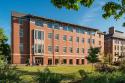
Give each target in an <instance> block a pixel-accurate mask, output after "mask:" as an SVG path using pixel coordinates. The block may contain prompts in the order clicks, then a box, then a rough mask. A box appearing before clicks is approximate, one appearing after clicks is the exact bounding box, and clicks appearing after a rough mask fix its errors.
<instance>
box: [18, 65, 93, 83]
mask: <svg viewBox="0 0 125 83" xmlns="http://www.w3.org/2000/svg"><path fill="white" fill-rule="evenodd" d="M46 67H48V68H49V69H50V71H51V72H54V73H59V74H65V75H67V76H68V75H69V76H73V77H74V78H76V79H78V78H80V75H79V73H78V71H79V70H85V71H86V72H90V71H91V70H92V67H91V65H78V66H17V71H19V72H20V73H21V74H22V75H21V77H20V78H21V79H22V80H23V81H24V83H26V82H30V83H34V82H35V77H36V76H37V75H38V71H42V70H43V69H44V68H46Z"/></svg>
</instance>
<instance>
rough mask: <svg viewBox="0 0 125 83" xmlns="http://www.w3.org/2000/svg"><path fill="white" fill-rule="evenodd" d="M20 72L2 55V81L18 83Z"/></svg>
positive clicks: (0, 60)
mask: <svg viewBox="0 0 125 83" xmlns="http://www.w3.org/2000/svg"><path fill="white" fill-rule="evenodd" d="M19 76H20V74H19V73H17V71H16V70H15V67H12V66H10V65H9V64H7V62H5V61H4V59H3V58H1V57H0V83H15V82H16V83H18V82H19V81H20V79H19Z"/></svg>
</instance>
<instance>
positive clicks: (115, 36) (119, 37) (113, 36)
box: [105, 32, 125, 39]
mask: <svg viewBox="0 0 125 83" xmlns="http://www.w3.org/2000/svg"><path fill="white" fill-rule="evenodd" d="M111 37H112V38H118V39H125V33H118V32H115V33H114V34H106V35H105V38H111Z"/></svg>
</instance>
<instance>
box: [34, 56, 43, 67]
mask: <svg viewBox="0 0 125 83" xmlns="http://www.w3.org/2000/svg"><path fill="white" fill-rule="evenodd" d="M35 64H36V65H40V64H41V65H43V58H42V57H36V58H35Z"/></svg>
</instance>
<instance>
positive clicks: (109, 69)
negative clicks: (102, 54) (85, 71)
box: [95, 64, 116, 73]
mask: <svg viewBox="0 0 125 83" xmlns="http://www.w3.org/2000/svg"><path fill="white" fill-rule="evenodd" d="M95 69H96V71H99V72H108V73H109V72H110V73H112V72H113V71H115V70H116V68H115V67H112V66H108V65H107V64H97V65H96V66H95Z"/></svg>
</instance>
